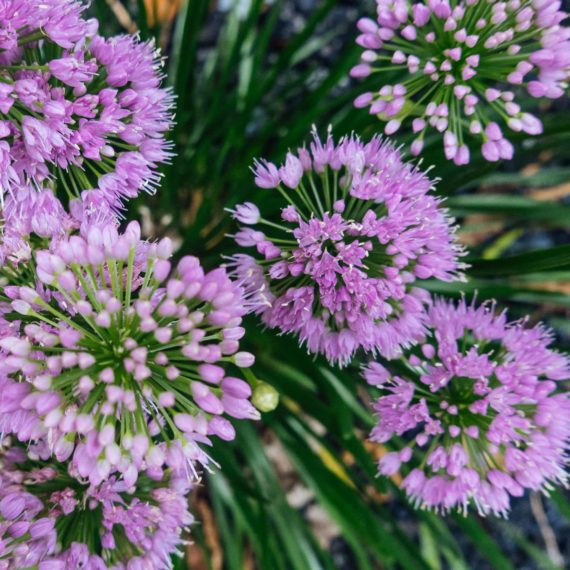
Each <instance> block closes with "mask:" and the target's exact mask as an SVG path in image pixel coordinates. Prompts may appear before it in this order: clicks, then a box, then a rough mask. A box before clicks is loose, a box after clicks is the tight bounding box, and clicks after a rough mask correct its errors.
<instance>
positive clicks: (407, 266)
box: [228, 134, 461, 365]
mask: <svg viewBox="0 0 570 570" xmlns="http://www.w3.org/2000/svg"><path fill="white" fill-rule="evenodd" d="M254 174H255V182H256V184H257V186H259V187H260V188H268V189H273V190H272V191H273V192H274V193H275V194H278V193H280V194H281V196H282V199H281V203H282V204H283V207H282V209H281V219H280V220H278V221H277V220H273V219H266V218H263V217H262V216H261V214H260V212H259V210H258V208H257V206H255V205H254V204H252V203H246V204H242V205H239V206H237V207H236V209H235V210H234V211H233V215H234V217H235V218H236V219H237V220H238V221H239V222H241V223H242V224H244V226H245V227H242V228H241V229H240V230H239V231H238V232H237V233H236V234H235V236H234V238H235V241H236V242H237V243H238V245H240V246H242V247H249V248H254V249H255V250H256V251H257V256H256V257H253V256H249V255H244V254H238V255H236V256H234V257H233V258H232V259H231V260H229V261H228V266H229V267H231V268H232V271H233V274H234V275H236V276H237V277H238V278H239V279H240V280H242V281H243V282H244V283H245V284H247V286H248V289H249V291H250V295H251V299H252V305H253V308H254V310H255V312H257V313H259V314H261V315H262V320H263V322H264V323H265V324H266V325H268V326H269V327H271V328H275V329H278V330H279V331H281V332H284V333H295V334H297V335H298V336H299V338H300V340H301V342H302V343H305V344H306V346H307V348H308V350H309V351H310V352H314V353H322V354H325V355H326V357H327V358H328V359H329V361H331V362H335V363H339V364H341V365H342V364H346V363H348V361H349V360H350V359H351V357H352V356H353V354H354V353H355V351H356V350H357V349H358V348H363V349H364V350H367V351H372V352H378V353H380V354H381V355H382V356H385V357H394V356H396V355H398V354H399V353H400V351H401V349H402V348H403V347H407V346H410V345H411V344H413V343H414V342H416V341H417V340H418V339H419V338H420V337H421V335H422V332H423V320H424V301H425V300H426V294H425V292H423V291H422V290H420V289H416V288H414V287H413V283H414V282H415V281H416V280H418V279H419V280H421V279H427V278H435V279H441V280H444V281H451V280H454V279H456V278H458V277H459V270H460V268H461V264H460V263H459V261H458V256H459V255H460V253H461V251H460V248H459V247H458V245H457V244H456V242H455V239H454V236H453V228H452V226H451V224H450V220H449V219H448V217H447V215H446V211H445V210H444V209H443V208H442V207H441V203H440V200H439V199H438V198H437V197H436V196H435V195H433V194H432V192H431V190H432V182H431V181H430V179H429V178H428V177H427V176H426V175H425V174H424V173H423V172H421V171H420V170H418V169H416V168H414V167H413V166H411V165H409V164H406V163H405V162H403V161H402V159H401V157H400V153H399V152H398V150H396V149H395V148H394V147H393V146H391V145H390V144H389V143H386V142H383V141H382V140H381V139H380V138H378V137H374V138H372V140H370V141H369V142H367V143H364V142H362V141H361V140H360V139H359V138H358V137H356V136H351V137H345V138H343V139H341V140H340V141H339V142H338V144H335V143H334V142H333V139H332V137H331V136H330V135H329V136H328V137H327V139H326V140H325V141H324V142H322V141H321V140H320V139H319V138H318V136H317V135H316V134H315V135H314V140H313V142H312V143H311V145H310V149H309V150H307V149H305V148H302V149H299V151H298V153H297V154H293V153H289V154H288V155H287V158H286V161H285V164H284V165H282V166H281V167H277V166H276V165H274V164H272V163H268V162H264V161H262V162H258V163H256V166H255V169H254Z"/></svg>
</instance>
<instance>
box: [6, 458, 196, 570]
mask: <svg viewBox="0 0 570 570" xmlns="http://www.w3.org/2000/svg"><path fill="white" fill-rule="evenodd" d="M0 467H1V468H0V481H1V485H0V568H3V569H17V568H31V567H37V568H39V570H65V569H66V568H84V569H86V570H105V569H107V568H113V569H115V570H120V569H127V568H128V569H133V570H134V569H137V568H172V562H171V558H170V557H171V555H172V554H173V553H175V552H176V551H177V547H178V546H179V543H180V540H181V534H182V531H183V530H184V528H186V527H187V526H189V525H190V524H191V523H192V520H193V519H192V516H191V515H190V513H189V512H188V504H187V498H186V497H185V493H186V491H187V490H188V487H189V484H188V482H187V481H186V480H181V479H179V478H177V477H176V476H175V475H169V476H168V477H164V479H163V480H154V479H151V478H150V477H148V476H146V475H145V476H141V478H140V479H139V481H138V484H137V485H136V486H135V485H129V484H127V483H126V482H125V481H124V480H121V479H118V478H117V477H116V476H111V477H110V478H109V479H108V480H107V481H105V482H104V483H102V484H101V485H99V486H94V485H90V484H89V483H88V481H86V480H85V479H83V478H81V477H80V476H79V474H78V473H77V472H76V471H75V469H74V467H73V466H72V465H69V464H67V463H60V462H57V461H46V460H39V458H38V457H37V455H35V453H34V451H33V450H32V452H30V453H28V455H26V453H25V452H24V450H23V449H21V448H18V447H10V448H8V449H7V450H6V451H4V452H3V456H2V457H1V458H0Z"/></svg>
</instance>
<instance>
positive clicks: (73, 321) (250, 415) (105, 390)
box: [0, 222, 259, 485]
mask: <svg viewBox="0 0 570 570" xmlns="http://www.w3.org/2000/svg"><path fill="white" fill-rule="evenodd" d="M171 249H172V248H171V243H170V240H169V239H167V238H165V239H163V240H161V241H160V242H158V243H157V244H148V243H145V242H142V241H141V240H140V229H139V227H138V224H137V223H136V222H133V223H131V224H129V226H128V227H127V229H126V231H125V233H124V234H118V233H117V231H116V230H115V228H114V226H107V227H106V228H105V229H104V230H101V229H99V228H98V227H96V226H95V227H92V228H91V229H90V230H89V232H88V235H87V237H86V238H83V237H81V236H72V237H70V238H69V239H64V240H62V241H60V242H59V243H58V244H57V246H55V247H54V248H53V250H52V251H45V250H42V251H39V252H38V253H37V254H36V264H37V270H36V271H37V277H38V280H39V281H38V286H37V288H36V289H33V288H31V287H27V286H22V287H10V288H8V290H7V291H6V293H7V294H8V295H9V296H10V298H11V299H12V301H11V311H12V312H13V313H15V314H20V315H23V316H24V320H23V322H22V323H21V326H20V327H19V329H17V330H14V331H12V332H13V334H8V335H6V336H4V338H2V339H1V340H0V347H1V348H2V349H3V354H2V355H0V356H1V362H0V364H1V367H2V370H3V371H4V372H5V374H6V375H7V378H6V379H5V385H4V390H3V391H2V393H1V394H0V409H2V410H3V411H8V410H9V411H10V413H11V414H13V415H14V414H16V413H19V414H20V416H16V415H14V416H13V419H12V420H11V424H12V429H11V431H12V432H14V433H15V434H16V436H17V437H18V438H19V439H20V440H22V441H25V440H28V439H30V437H37V436H38V434H39V435H45V436H46V437H47V440H48V441H49V442H50V450H51V451H52V452H53V453H54V455H55V457H56V458H57V459H58V460H60V461H64V460H67V458H69V457H72V459H71V461H72V464H73V465H74V467H75V468H76V470H77V472H78V473H79V474H80V475H81V476H82V477H85V478H88V479H89V480H90V481H91V483H93V484H95V485H98V484H100V483H101V482H102V481H104V480H106V479H107V478H108V477H109V476H110V474H112V473H113V472H115V471H118V472H119V473H121V474H122V476H123V478H124V480H125V481H127V482H129V484H134V482H135V481H136V478H137V476H138V474H139V473H140V472H142V471H145V472H147V473H149V472H151V473H152V474H153V475H156V476H159V475H160V473H161V472H162V470H164V469H165V468H170V469H183V468H184V469H188V470H189V473H190V472H192V470H193V469H194V467H193V462H194V461H199V462H201V463H203V464H206V463H207V462H208V457H207V455H206V453H205V452H204V450H203V448H202V446H203V445H208V444H209V443H210V439H209V438H210V436H217V437H219V438H221V439H224V440H231V439H233V438H234V435H235V433H234V429H233V427H232V424H231V423H230V421H229V420H228V419H227V418H226V417H225V416H231V417H233V418H239V419H257V418H258V417H259V412H258V411H257V410H256V409H255V408H254V406H253V405H252V404H251V403H250V401H249V398H250V396H251V388H250V386H249V384H248V383H247V382H245V381H243V380H241V379H240V378H239V377H236V374H239V372H240V368H247V367H250V366H251V365H252V364H253V362H254V357H253V355H252V354H250V353H248V352H243V351H240V350H239V340H240V338H241V337H242V336H243V334H244V332H245V331H244V329H243V328H242V327H241V326H240V325H241V320H242V316H243V315H244V314H245V312H246V304H245V300H244V296H243V290H242V288H241V287H240V286H239V285H237V284H236V283H234V282H233V281H231V280H230V279H229V278H228V276H227V275H226V273H225V271H224V270H223V269H215V270H213V271H210V272H207V273H206V272H205V271H204V270H203V269H202V267H201V265H200V263H199V261H198V260H197V259H196V258H195V257H190V256H186V257H183V258H182V259H181V260H180V262H179V263H178V264H177V266H176V268H175V269H174V270H173V268H172V264H171V262H170V261H168V258H169V257H170V255H171ZM30 412H31V413H33V414H35V416H36V417H37V422H36V423H32V422H30V421H27V422H26V421H22V422H19V421H18V419H17V418H19V417H21V418H22V419H23V418H27V417H28V416H27V415H26V414H28V413H30ZM15 424H17V425H15Z"/></svg>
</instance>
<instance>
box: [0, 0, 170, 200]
mask: <svg viewBox="0 0 570 570" xmlns="http://www.w3.org/2000/svg"><path fill="white" fill-rule="evenodd" d="M14 5H16V6H15V7H14ZM84 7H85V4H84V3H82V2H78V1H76V0H59V1H55V0H50V1H48V2H46V1H44V0H42V1H40V0H26V1H24V0H18V1H16V2H13V3H6V2H5V3H3V5H2V7H0V29H2V31H3V32H4V33H3V34H0V58H1V59H2V61H1V62H0V73H1V74H2V82H1V83H0V166H1V168H0V188H1V189H2V192H3V193H4V192H6V191H8V192H10V191H11V190H12V189H13V188H17V186H18V185H23V184H26V183H28V181H33V182H34V183H35V185H37V186H42V185H44V186H47V187H50V188H51V189H52V190H54V194H55V196H56V197H57V198H58V199H60V200H62V202H63V203H67V202H68V201H69V200H71V199H81V198H82V196H83V192H84V191H89V190H93V189H96V190H100V191H101V192H102V194H103V195H104V197H105V200H106V203H107V205H108V207H110V208H111V209H113V210H115V211H118V210H120V209H121V208H122V206H123V204H124V202H125V201H126V200H128V199H130V198H133V197H135V196H136V195H137V194H138V193H139V192H140V191H141V190H145V191H148V192H152V191H154V189H155V188H156V187H157V185H158V182H159V180H160V175H159V173H158V172H157V167H158V165H159V164H160V163H164V162H167V161H168V160H169V158H170V157H171V152H170V148H171V145H170V143H168V142H167V141H166V140H165V135H166V132H167V131H168V130H169V129H170V127H171V125H172V116H171V107H172V103H173V96H172V94H171V92H170V91H169V90H168V89H165V88H162V87H161V80H162V73H161V71H160V70H161V67H162V65H161V59H160V54H159V52H158V51H157V50H156V49H155V47H154V45H153V43H152V42H141V41H139V40H138V38H136V37H134V36H117V37H113V38H110V39H105V38H102V37H101V36H99V35H97V24H96V22H93V21H88V20H84V19H82V11H83V9H84ZM12 36H13V41H14V42H15V44H14V45H15V48H14V49H8V48H7V47H4V46H2V38H4V41H8V40H6V37H10V38H12Z"/></svg>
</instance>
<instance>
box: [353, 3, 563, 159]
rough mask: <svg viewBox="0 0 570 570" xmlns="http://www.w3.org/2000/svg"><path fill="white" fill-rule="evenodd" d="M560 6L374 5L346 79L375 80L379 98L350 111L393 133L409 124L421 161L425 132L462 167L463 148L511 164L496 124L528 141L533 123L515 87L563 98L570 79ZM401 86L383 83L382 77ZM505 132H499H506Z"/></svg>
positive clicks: (374, 94)
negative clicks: (363, 110)
mask: <svg viewBox="0 0 570 570" xmlns="http://www.w3.org/2000/svg"><path fill="white" fill-rule="evenodd" d="M565 18H566V14H565V13H564V12H562V11H561V10H560V2H558V1H539V2H537V1H534V0H509V1H498V0H462V1H460V2H456V3H453V2H451V3H450V2H449V1H448V0H421V1H419V2H416V3H408V2H407V1H406V0H377V18H376V21H374V20H371V19H369V18H363V19H361V20H360V21H359V22H358V28H359V30H360V32H361V34H360V35H359V36H358V39H357V42H358V44H359V45H361V46H362V47H363V48H364V49H365V51H364V52H363V53H362V60H361V63H359V64H358V65H357V66H356V67H354V68H353V69H352V71H351V75H352V76H353V77H361V78H362V77H368V76H370V75H376V74H380V75H378V86H379V90H378V91H369V92H366V93H364V94H362V95H360V96H359V97H358V98H357V99H356V100H355V105H356V106H357V107H369V108H370V113H371V114H373V115H377V116H378V117H379V118H381V119H382V120H385V121H387V124H386V127H385V132H386V133H387V134H393V133H395V132H396V131H397V130H398V129H399V128H400V125H401V124H402V123H403V122H404V121H406V120H410V121H411V124H412V128H413V131H414V133H415V134H416V139H415V140H414V142H413V143H412V147H411V150H412V153H413V154H416V155H417V154H420V153H421V151H422V148H423V145H424V138H425V137H426V136H427V133H428V131H429V129H433V130H434V131H436V132H439V133H442V134H443V143H444V151H445V156H446V158H447V159H449V160H453V161H454V162H455V164H457V165H464V164H467V163H469V160H470V148H469V141H470V140H471V139H472V138H478V139H480V140H481V142H482V144H481V152H482V153H483V156H484V157H485V159H487V160H489V161H492V162H494V161H498V160H500V159H506V160H509V159H511V158H512V156H513V145H512V144H511V143H510V142H509V140H508V139H507V137H506V136H505V134H504V133H503V130H502V128H501V126H500V124H499V122H501V123H505V124H506V126H508V128H509V129H510V130H512V131H515V132H525V133H527V134H529V135H538V134H540V133H542V123H541V121H540V119H538V118H537V117H536V116H534V115H532V114H531V113H529V112H527V111H525V110H524V103H523V100H522V98H521V99H520V100H517V92H518V91H520V89H519V88H520V87H525V88H526V90H527V91H528V93H530V94H531V95H532V96H533V97H549V98H551V99H555V98H558V97H561V96H562V95H563V93H564V92H565V90H566V87H567V84H568V80H569V79H570V41H569V39H570V29H569V28H567V27H564V26H562V22H563V20H564V19H565ZM393 73H397V74H398V73H402V74H405V75H406V79H405V80H404V81H402V82H396V83H390V81H391V79H386V80H383V79H381V77H384V76H385V74H388V75H389V76H390V77H391V74H393ZM503 128H504V127H503Z"/></svg>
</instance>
